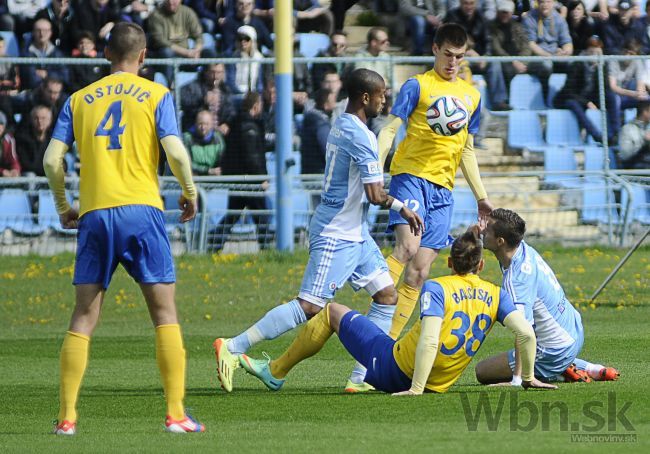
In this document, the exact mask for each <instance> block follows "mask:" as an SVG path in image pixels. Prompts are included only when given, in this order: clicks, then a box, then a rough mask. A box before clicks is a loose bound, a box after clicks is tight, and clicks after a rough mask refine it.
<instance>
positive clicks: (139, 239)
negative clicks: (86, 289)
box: [72, 205, 176, 288]
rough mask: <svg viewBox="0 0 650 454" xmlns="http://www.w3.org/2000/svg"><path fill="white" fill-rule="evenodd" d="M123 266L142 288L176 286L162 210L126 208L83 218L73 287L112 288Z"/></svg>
mask: <svg viewBox="0 0 650 454" xmlns="http://www.w3.org/2000/svg"><path fill="white" fill-rule="evenodd" d="M119 263H121V264H122V266H123V267H124V269H126V271H127V272H128V273H129V275H131V277H132V278H133V279H135V280H136V282H139V283H141V284H158V283H172V282H176V275H175V273H174V260H173V258H172V251H171V247H170V245H169V239H168V238H167V233H166V232H165V220H164V218H163V212H162V211H161V210H159V209H158V208H154V207H152V206H149V205H124V206H119V207H114V208H106V209H102V210H94V211H89V212H88V213H86V214H84V215H83V216H82V217H81V219H80V220H79V233H78V236H77V257H76V261H75V267H74V279H73V281H72V283H73V284H75V285H77V284H101V285H102V286H103V287H104V288H108V284H110V282H111V278H112V277H113V273H114V272H115V269H116V268H117V265H118V264H119Z"/></svg>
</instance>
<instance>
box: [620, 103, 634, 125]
mask: <svg viewBox="0 0 650 454" xmlns="http://www.w3.org/2000/svg"><path fill="white" fill-rule="evenodd" d="M635 118H636V107H630V108H629V109H625V111H624V112H623V123H629V122H631V121H632V120H634V119H635Z"/></svg>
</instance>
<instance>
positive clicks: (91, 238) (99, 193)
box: [44, 23, 204, 435]
mask: <svg viewBox="0 0 650 454" xmlns="http://www.w3.org/2000/svg"><path fill="white" fill-rule="evenodd" d="M145 47H146V38H145V34H144V31H143V30H142V28H140V27H139V26H137V25H135V24H131V23H119V24H117V25H115V27H114V28H113V30H112V31H111V36H110V39H109V41H108V45H107V47H106V58H107V59H108V60H110V61H111V75H109V76H107V77H104V78H103V79H100V80H99V81H97V82H95V83H93V84H91V85H89V86H87V87H86V88H83V89H81V90H79V91H77V92H76V93H74V94H73V95H72V96H71V97H70V98H69V99H68V100H67V101H66V103H65V105H64V106H63V109H62V111H61V113H60V115H59V119H58V121H57V124H56V127H55V128H54V131H53V133H52V140H51V141H50V144H49V145H48V148H47V151H46V152H45V157H44V167H45V172H46V174H47V177H48V180H49V184H50V187H51V188H52V192H53V194H54V198H55V201H56V207H57V211H58V213H59V217H60V220H61V224H62V225H63V227H64V228H77V227H78V229H79V233H78V237H77V256H76V261H75V270H74V279H73V284H74V285H75V286H76V287H75V289H76V305H75V309H74V312H73V314H72V320H71V321H70V327H69V329H68V332H67V333H66V336H65V339H64V341H63V346H62V348H61V364H60V367H61V378H60V407H59V416H58V422H57V425H56V426H55V428H54V433H55V434H57V435H74V434H75V432H76V423H77V411H76V404H77V396H78V394H79V388H80V387H81V381H82V378H83V375H84V371H85V369H86V364H87V362H88V350H89V343H90V336H91V335H92V332H93V330H94V329H95V326H96V325H97V321H98V318H99V313H100V310H101V306H102V303H103V300H104V294H105V292H106V289H107V288H108V285H109V283H110V281H111V277H112V275H113V272H114V271H115V269H116V267H117V265H118V264H120V263H121V264H122V266H124V268H125V269H126V271H127V272H128V273H129V274H130V275H131V276H132V277H133V279H135V281H136V282H138V284H140V288H141V290H142V293H143V295H144V298H145V300H146V302H147V305H148V307H149V313H150V315H151V319H152V321H153V324H154V326H155V328H156V359H157V362H158V367H159V369H160V373H161V376H162V382H163V388H164V391H165V398H166V400H167V418H166V421H165V428H166V430H167V431H168V432H177V433H185V432H203V430H204V427H203V425H202V424H200V423H198V422H196V421H195V420H193V419H192V418H191V417H189V416H187V415H186V413H185V409H184V407H183V397H184V394H185V350H184V348H183V340H182V337H181V331H180V326H179V325H178V319H177V315H176V305H175V303H174V291H175V284H174V282H175V280H176V277H175V273H174V262H173V259H172V255H171V248H170V245H169V239H168V238H167V234H166V233H165V224H164V219H163V212H162V208H163V205H162V202H161V199H160V192H159V188H158V177H157V174H156V169H157V167H158V141H160V142H161V143H162V146H163V149H164V150H165V153H166V155H167V159H168V161H169V164H170V167H171V169H172V171H173V173H174V175H175V176H176V177H177V178H178V180H179V181H180V183H181V186H182V195H181V197H180V200H179V205H180V207H181V209H182V214H181V221H182V222H186V221H188V220H190V219H192V218H194V216H195V214H196V188H195V187H194V183H193V181H192V171H191V166H190V161H189V158H188V155H187V152H186V151H185V148H184V146H183V143H182V142H181V140H180V138H179V134H178V127H177V125H176V115H175V112H174V103H173V101H172V98H171V95H170V93H169V91H168V90H167V89H166V88H165V87H163V86H162V85H159V84H156V83H153V82H150V81H148V80H146V79H143V78H141V77H138V76H137V72H138V69H139V68H140V66H141V65H142V63H143V62H144V58H145V53H146V48H145ZM75 141H76V142H77V148H78V150H79V157H80V160H81V176H80V183H79V211H77V210H76V209H75V208H71V207H70V205H68V202H67V200H66V197H65V187H64V171H63V156H64V154H65V152H66V151H67V149H68V148H69V147H70V146H71V145H72V143H73V142H75Z"/></svg>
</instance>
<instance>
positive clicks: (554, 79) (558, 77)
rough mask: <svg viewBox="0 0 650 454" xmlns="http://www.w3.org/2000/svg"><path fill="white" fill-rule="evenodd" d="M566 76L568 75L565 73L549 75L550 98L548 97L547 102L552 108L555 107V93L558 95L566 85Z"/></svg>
mask: <svg viewBox="0 0 650 454" xmlns="http://www.w3.org/2000/svg"><path fill="white" fill-rule="evenodd" d="M566 77H567V75H566V74H563V73H558V74H551V77H549V79H548V98H547V99H546V104H547V105H548V106H549V107H550V108H553V100H554V99H555V95H557V93H558V92H559V91H560V90H562V88H563V87H564V84H565V83H566Z"/></svg>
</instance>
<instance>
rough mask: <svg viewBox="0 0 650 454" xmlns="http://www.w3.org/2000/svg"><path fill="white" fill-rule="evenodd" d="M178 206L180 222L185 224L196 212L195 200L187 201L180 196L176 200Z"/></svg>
mask: <svg viewBox="0 0 650 454" xmlns="http://www.w3.org/2000/svg"><path fill="white" fill-rule="evenodd" d="M178 206H179V207H181V219H180V220H181V222H187V221H191V220H192V219H194V216H196V211H197V210H198V204H197V199H192V200H190V199H188V198H186V197H185V196H184V195H181V196H180V198H179V199H178Z"/></svg>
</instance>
